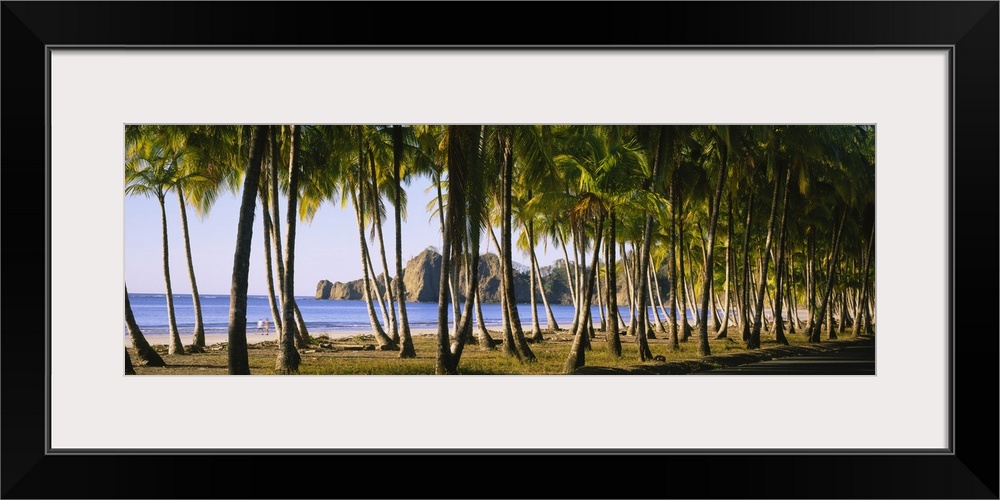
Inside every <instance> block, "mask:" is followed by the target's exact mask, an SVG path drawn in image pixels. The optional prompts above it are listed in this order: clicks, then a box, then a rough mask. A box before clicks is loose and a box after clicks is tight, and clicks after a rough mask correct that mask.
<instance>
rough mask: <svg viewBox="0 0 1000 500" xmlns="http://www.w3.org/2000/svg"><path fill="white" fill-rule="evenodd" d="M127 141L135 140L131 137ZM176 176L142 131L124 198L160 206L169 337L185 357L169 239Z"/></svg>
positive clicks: (132, 149) (132, 147) (133, 147)
mask: <svg viewBox="0 0 1000 500" xmlns="http://www.w3.org/2000/svg"><path fill="white" fill-rule="evenodd" d="M127 136H128V137H136V135H135V134H133V133H128V132H127ZM176 178H177V172H176V163H175V162H174V161H173V158H172V157H171V156H169V155H168V152H167V151H166V150H165V149H164V148H163V146H162V145H161V144H157V143H156V142H155V141H154V140H153V138H152V137H149V136H143V134H142V133H141V131H140V132H139V133H138V137H137V138H136V139H135V141H134V142H132V143H131V144H129V145H128V151H127V154H126V158H125V194H126V195H133V196H145V197H150V196H152V197H155V198H156V200H157V201H158V202H159V205H160V222H161V227H162V234H163V281H164V283H165V284H166V298H167V325H168V331H169V335H170V347H169V353H170V354H185V353H184V344H182V343H181V337H180V333H178V331H177V316H176V314H175V313H174V295H173V288H172V286H171V283H170V251H169V239H168V237H167V209H166V204H165V198H166V193H167V192H168V191H169V190H170V189H171V188H172V187H173V186H174V183H175V182H176Z"/></svg>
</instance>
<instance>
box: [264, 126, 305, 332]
mask: <svg viewBox="0 0 1000 500" xmlns="http://www.w3.org/2000/svg"><path fill="white" fill-rule="evenodd" d="M268 128H269V134H268V137H269V147H270V150H271V155H270V157H271V161H270V162H269V169H270V175H269V176H268V177H269V180H270V182H269V186H268V187H269V188H270V191H271V193H270V196H269V201H270V205H271V212H270V214H269V215H268V217H269V218H270V219H271V221H272V224H271V231H272V234H271V240H272V243H273V244H274V257H275V268H276V269H277V270H278V294H279V295H280V297H281V303H282V304H284V302H285V285H284V283H285V259H284V257H283V256H282V255H281V253H282V251H283V246H282V244H281V223H280V222H279V221H280V220H281V209H280V208H279V206H278V164H279V163H280V160H281V158H280V155H279V148H278V139H277V134H278V126H271V127H268ZM282 308H284V305H282ZM279 322H280V324H281V325H282V326H280V327H279V326H277V325H278V324H279ZM285 323H286V322H285V321H284V320H283V319H282V318H281V316H280V315H278V316H276V317H275V318H274V324H275V329H276V330H278V332H279V336H278V339H279V340H280V339H282V338H284V335H285V333H289V334H291V335H298V327H297V326H293V328H292V330H289V331H287V332H286V331H285V329H284V325H285Z"/></svg>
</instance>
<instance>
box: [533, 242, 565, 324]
mask: <svg viewBox="0 0 1000 500" xmlns="http://www.w3.org/2000/svg"><path fill="white" fill-rule="evenodd" d="M531 263H532V265H533V266H534V273H535V276H536V279H538V293H540V294H541V295H542V305H544V306H545V328H546V329H547V330H549V331H552V332H557V331H559V323H558V322H556V315H555V314H552V306H550V305H549V298H548V296H547V295H546V294H545V286H544V282H543V281H542V269H541V266H539V265H538V258H537V257H535V248H534V247H532V248H531Z"/></svg>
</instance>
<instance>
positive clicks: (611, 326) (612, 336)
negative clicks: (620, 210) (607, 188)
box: [604, 208, 622, 358]
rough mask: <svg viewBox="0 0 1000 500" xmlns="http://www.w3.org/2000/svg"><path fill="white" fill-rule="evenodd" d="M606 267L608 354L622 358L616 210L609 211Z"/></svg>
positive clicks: (605, 249) (605, 250)
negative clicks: (616, 256) (616, 254)
mask: <svg viewBox="0 0 1000 500" xmlns="http://www.w3.org/2000/svg"><path fill="white" fill-rule="evenodd" d="M604 252H605V258H606V261H605V266H607V268H608V287H607V288H608V331H607V334H606V335H605V337H606V338H607V341H608V352H609V353H610V354H611V355H612V356H614V357H616V358H620V357H621V355H622V341H621V336H620V335H619V333H618V321H619V319H618V275H617V270H616V269H615V267H616V260H617V259H615V210H614V208H611V209H610V210H609V211H608V244H607V245H606V246H605V248H604Z"/></svg>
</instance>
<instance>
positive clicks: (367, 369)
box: [129, 328, 844, 375]
mask: <svg viewBox="0 0 1000 500" xmlns="http://www.w3.org/2000/svg"><path fill="white" fill-rule="evenodd" d="M490 334H491V336H493V338H494V339H499V338H502V336H501V334H500V333H499V332H492V331H491V332H490ZM729 336H730V337H732V338H730V339H722V340H711V341H710V344H711V349H712V355H713V357H712V358H711V359H708V360H706V359H705V358H702V357H700V356H699V355H698V342H697V338H696V337H692V338H691V339H690V340H689V341H688V342H681V343H680V349H678V350H676V351H671V350H670V349H669V348H668V340H667V336H666V335H663V334H660V335H658V336H657V338H655V339H649V344H650V350H651V351H652V352H653V355H654V356H663V359H662V360H659V361H647V362H645V363H642V362H641V361H640V360H639V351H638V347H637V345H636V343H635V337H629V336H622V357H621V358H615V357H613V356H611V355H609V354H608V348H607V343H606V342H605V337H604V335H603V333H601V332H598V333H597V337H596V338H595V339H593V340H592V349H591V350H589V351H587V352H586V365H587V367H588V373H626V372H632V373H635V372H637V370H638V371H643V369H644V368H645V369H652V370H656V371H657V372H659V373H686V372H689V371H697V370H698V369H705V368H710V367H711V366H723V365H727V364H728V363H729V362H730V361H731V362H737V360H739V362H740V363H742V362H746V360H744V359H743V358H742V357H743V355H744V353H746V352H747V351H746V347H745V344H744V343H743V342H742V341H740V340H734V339H739V338H740V332H739V331H736V330H735V329H733V328H731V329H730V330H729ZM823 336H824V342H823V345H824V347H818V346H816V345H815V344H809V343H807V342H806V339H805V337H803V336H802V335H788V341H789V343H790V344H791V345H792V346H798V347H793V348H792V349H784V350H782V349H779V346H778V344H777V343H776V342H775V341H774V339H773V338H769V336H768V335H766V334H764V333H763V332H762V339H761V344H762V345H761V347H762V348H763V352H782V353H785V355H788V354H790V353H793V352H797V351H798V350H803V349H814V348H826V347H827V346H830V347H832V346H831V344H836V343H839V342H838V341H827V340H825V337H826V333H825V332H824V334H823ZM840 342H844V341H840ZM436 345H437V342H436V340H435V337H434V336H432V335H418V336H415V337H414V348H415V349H416V352H417V357H416V358H415V359H407V360H401V359H399V352H398V351H379V350H374V346H375V341H374V338H373V337H372V336H370V335H359V336H355V337H349V338H344V339H334V340H331V339H329V338H326V337H322V336H321V337H314V338H313V343H312V344H311V345H310V346H309V347H308V348H306V349H302V350H300V351H299V352H300V353H301V356H302V363H301V365H300V366H299V373H300V374H310V375H431V374H433V373H434V358H435V352H436ZM571 345H572V336H570V335H569V334H568V332H565V331H563V332H558V333H556V334H553V333H552V332H545V340H544V341H542V342H540V343H532V344H531V349H532V351H533V352H534V354H535V356H536V357H537V358H538V360H537V362H535V363H521V362H519V361H518V360H517V359H516V358H511V357H507V356H505V355H504V354H503V351H502V348H501V347H500V346H498V347H497V349H496V350H493V351H484V350H481V349H480V348H479V346H478V345H475V344H473V345H468V346H467V347H466V349H465V351H464V352H463V354H462V360H461V362H460V363H459V372H460V373H462V374H473V375H475V374H478V375H508V374H522V375H541V374H560V373H561V372H562V367H563V363H564V362H565V361H566V357H567V356H568V355H569V351H570V348H571ZM154 348H155V349H157V351H158V352H159V353H160V355H161V356H162V357H163V359H164V361H166V363H167V365H168V366H166V367H161V368H151V367H145V366H136V367H135V370H136V374H138V375H224V374H226V373H227V368H226V362H227V359H226V358H227V353H226V350H225V345H224V344H216V345H213V346H209V348H208V350H207V351H206V352H204V353H198V354H188V355H169V354H167V352H166V351H167V349H166V346H155V347H154ZM248 353H249V358H250V372H251V374H254V375H269V374H273V373H274V364H275V359H276V357H277V344H276V342H275V341H268V342H261V343H257V344H251V345H250V346H248ZM129 356H130V357H131V358H132V361H133V363H134V362H136V361H137V359H138V358H137V357H136V354H135V351H133V350H132V349H131V348H130V349H129ZM727 360H728V361H727ZM674 367H676V368H677V369H673V368H674Z"/></svg>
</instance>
